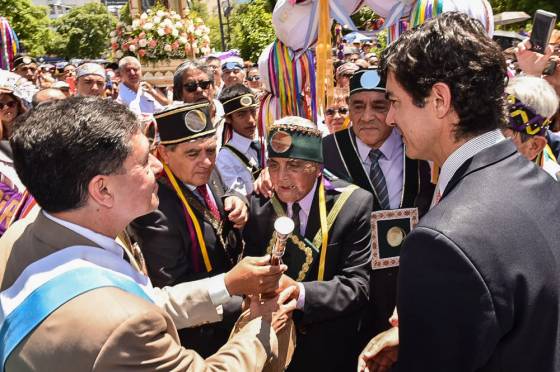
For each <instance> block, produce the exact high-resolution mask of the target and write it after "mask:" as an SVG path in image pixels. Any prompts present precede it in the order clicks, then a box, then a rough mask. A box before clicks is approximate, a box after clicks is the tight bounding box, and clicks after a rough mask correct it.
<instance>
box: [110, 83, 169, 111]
mask: <svg viewBox="0 0 560 372" xmlns="http://www.w3.org/2000/svg"><path fill="white" fill-rule="evenodd" d="M117 102H119V103H122V104H123V105H125V106H127V107H128V109H129V110H130V111H132V112H134V113H135V114H137V115H140V114H153V113H156V112H158V111H161V110H163V108H164V106H162V105H161V104H160V103H159V102H158V101H157V100H156V99H155V98H154V97H153V96H152V95H151V94H150V93H148V92H146V91H144V89H142V88H139V91H138V92H135V91H133V90H132V89H130V88H129V87H127V86H126V85H125V84H124V83H120V84H119V96H118V97H117Z"/></svg>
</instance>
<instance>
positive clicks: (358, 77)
mask: <svg viewBox="0 0 560 372" xmlns="http://www.w3.org/2000/svg"><path fill="white" fill-rule="evenodd" d="M359 92H383V93H384V92H385V81H384V80H383V79H382V78H381V76H380V75H379V73H378V72H377V69H372V68H370V69H364V70H358V71H356V72H355V73H354V75H352V76H351V77H350V95H352V94H354V93H359Z"/></svg>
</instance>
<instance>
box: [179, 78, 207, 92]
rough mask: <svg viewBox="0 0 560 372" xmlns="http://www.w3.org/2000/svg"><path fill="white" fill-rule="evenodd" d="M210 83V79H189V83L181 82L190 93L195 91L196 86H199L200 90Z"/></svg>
mask: <svg viewBox="0 0 560 372" xmlns="http://www.w3.org/2000/svg"><path fill="white" fill-rule="evenodd" d="M210 85H212V80H201V81H191V82H190V83H186V84H183V88H185V90H186V91H187V92H190V93H192V92H196V90H197V89H198V87H200V89H202V90H205V89H208V87H210Z"/></svg>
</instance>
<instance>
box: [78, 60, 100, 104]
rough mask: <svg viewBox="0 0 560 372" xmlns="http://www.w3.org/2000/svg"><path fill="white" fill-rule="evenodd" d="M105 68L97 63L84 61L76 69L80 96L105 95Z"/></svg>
mask: <svg viewBox="0 0 560 372" xmlns="http://www.w3.org/2000/svg"><path fill="white" fill-rule="evenodd" d="M105 84H106V77H105V69H104V68H103V66H101V65H99V64H97V63H90V62H88V63H84V64H81V65H80V66H78V68H77V69H76V92H77V95H78V96H85V97H103V96H104V93H105Z"/></svg>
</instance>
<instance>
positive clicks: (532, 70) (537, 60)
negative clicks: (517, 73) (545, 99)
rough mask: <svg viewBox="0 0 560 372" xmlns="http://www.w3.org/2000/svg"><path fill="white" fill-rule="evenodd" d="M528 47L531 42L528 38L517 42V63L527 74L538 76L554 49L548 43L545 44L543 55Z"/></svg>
mask: <svg viewBox="0 0 560 372" xmlns="http://www.w3.org/2000/svg"><path fill="white" fill-rule="evenodd" d="M530 49H531V42H530V41H529V39H527V40H524V41H522V42H520V43H519V44H517V48H515V56H516V58H517V63H518V65H519V68H520V69H521V70H522V71H523V72H525V73H526V74H527V75H533V76H538V77H540V76H541V75H542V72H543V70H544V68H545V67H546V65H547V63H548V60H549V58H550V56H551V55H552V52H553V51H554V49H553V48H552V47H551V46H550V45H549V46H547V47H546V49H545V51H544V55H543V54H540V53H537V52H533V51H532V50H530Z"/></svg>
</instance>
